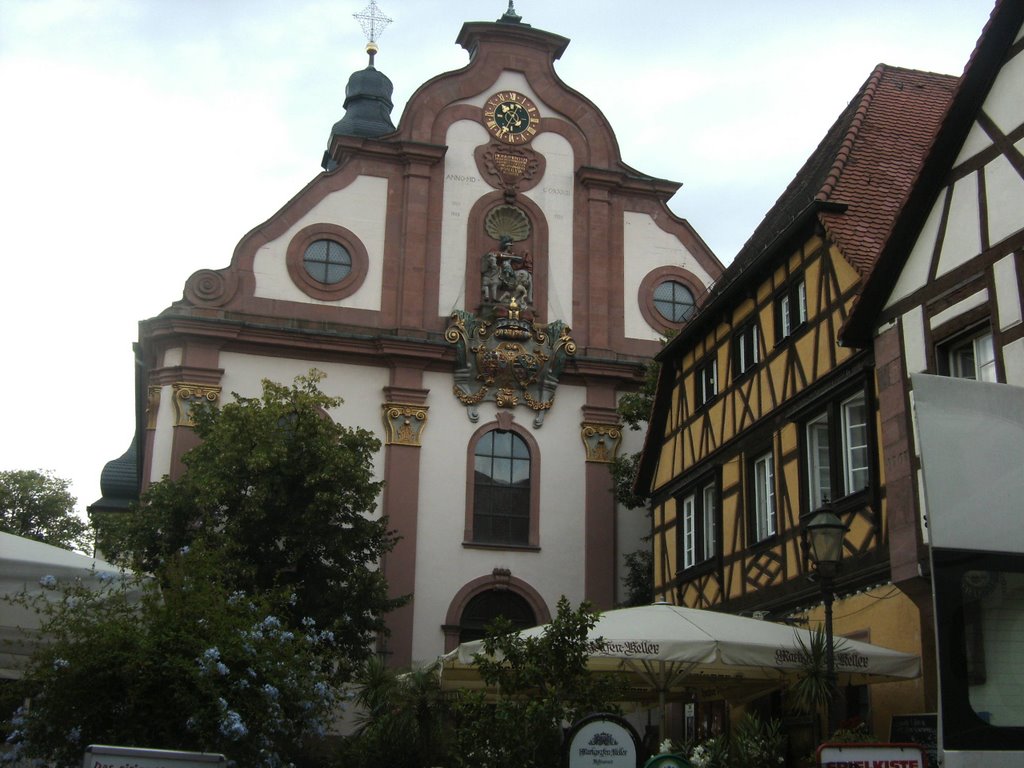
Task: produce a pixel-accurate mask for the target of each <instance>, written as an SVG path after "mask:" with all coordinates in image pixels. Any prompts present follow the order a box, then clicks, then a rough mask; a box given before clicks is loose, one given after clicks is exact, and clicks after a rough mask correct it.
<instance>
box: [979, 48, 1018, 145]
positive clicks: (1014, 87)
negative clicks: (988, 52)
mask: <svg viewBox="0 0 1024 768" xmlns="http://www.w3.org/2000/svg"><path fill="white" fill-rule="evenodd" d="M1022 85H1024V59H1022V58H1021V57H1020V56H1014V57H1013V58H1012V59H1010V60H1009V61H1007V62H1006V63H1004V64H1003V66H1002V68H1001V69H1000V70H999V74H998V75H997V76H996V80H995V82H994V83H992V88H991V89H990V90H989V92H988V96H986V97H985V104H984V106H983V107H982V111H983V112H984V113H985V114H986V115H988V116H989V117H990V118H991V119H992V122H994V123H995V124H996V126H997V127H998V128H999V130H1000V131H1002V133H1003V134H1008V133H1010V131H1012V130H1013V129H1014V128H1016V127H1017V126H1018V125H1020V124H1021V123H1024V99H1021V97H1020V92H1021V86H1022Z"/></svg>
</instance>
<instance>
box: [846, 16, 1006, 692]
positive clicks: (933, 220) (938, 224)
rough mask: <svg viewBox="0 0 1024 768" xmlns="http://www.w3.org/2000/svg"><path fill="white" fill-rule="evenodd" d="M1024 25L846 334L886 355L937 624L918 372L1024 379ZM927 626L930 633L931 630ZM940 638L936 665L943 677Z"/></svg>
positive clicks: (913, 540)
mask: <svg viewBox="0 0 1024 768" xmlns="http://www.w3.org/2000/svg"><path fill="white" fill-rule="evenodd" d="M1022 24H1024V4H1021V3H1019V2H1008V1H1005V0H1003V1H1001V2H999V3H997V4H996V6H995V9H994V10H993V12H992V16H991V18H990V20H989V23H988V25H987V26H986V28H985V30H984V32H983V33H982V36H981V38H980V40H979V42H978V46H977V47H976V49H975V51H974V53H973V55H972V56H971V59H970V61H969V62H968V65H967V68H966V69H965V71H964V75H963V77H962V79H961V83H960V85H959V88H958V90H957V93H956V96H955V98H954V100H953V103H952V105H951V106H950V109H949V114H948V116H947V118H946V119H945V120H944V122H943V125H942V128H941V130H940V132H939V133H938V134H937V136H936V139H935V142H934V144H933V146H932V148H931V150H930V152H929V155H928V157H927V160H926V162H925V164H924V166H923V167H922V170H921V174H920V177H919V180H918V181H917V183H916V184H915V186H914V188H913V190H912V192H911V194H910V196H909V198H908V201H907V204H906V206H905V207H904V209H903V211H902V213H901V215H900V217H899V219H898V220H897V222H896V224H895V225H894V227H893V232H892V236H891V237H890V238H889V240H888V242H887V243H886V246H885V249H884V251H883V255H882V257H881V258H880V260H879V265H878V269H876V270H875V271H874V273H873V274H872V275H871V277H870V279H869V280H868V281H867V284H866V285H865V287H864V290H863V292H862V296H861V298H860V301H859V302H858V304H857V306H856V308H855V310H854V312H853V313H852V315H851V316H850V318H849V319H848V320H847V323H846V327H845V328H844V329H843V332H842V334H841V339H842V340H843V341H844V342H845V343H846V344H847V345H850V346H859V347H864V348H868V349H873V352H874V355H875V364H876V368H877V385H878V403H879V416H880V418H879V422H880V424H881V428H882V442H883V446H882V447H883V452H882V457H883V459H884V467H885V474H886V488H887V496H888V498H889V510H890V512H889V558H890V563H891V573H892V580H893V583H894V584H896V585H898V586H899V587H900V588H901V590H903V591H904V592H905V593H907V594H908V595H910V596H912V597H913V598H914V600H915V602H916V603H917V605H918V608H919V610H920V612H921V614H922V616H923V625H924V626H925V627H930V626H931V622H932V619H931V616H932V594H931V583H930V580H929V563H928V552H927V544H928V527H927V516H926V510H925V509H924V501H923V498H924V495H923V490H924V489H923V485H922V483H923V479H922V477H921V472H920V470H921V465H920V459H919V451H918V450H917V446H916V444H915V439H914V430H913V428H912V424H911V417H910V414H911V398H912V396H913V393H912V391H911V385H910V377H911V375H912V374H915V373H932V374H941V375H948V376H956V377H962V378H968V379H976V380H978V381H988V382H1000V383H1005V384H1016V385H1017V386H1024V322H1022V319H1024V309H1022V306H1024V299H1022V295H1024V153H1022V152H1021V148H1020V147H1021V141H1022V140H1024V99H1022V98H1021V96H1022V94H1024V29H1022ZM949 449H950V450H952V451H955V450H957V446H953V445H951V446H949ZM981 512H982V510H979V513H981ZM923 637H924V639H925V640H926V641H928V640H930V639H931V638H932V631H931V630H930V629H926V630H925V631H924V632H923ZM930 645H931V644H930V643H927V642H926V648H925V654H924V656H925V658H924V661H925V664H924V669H925V672H926V674H928V675H933V674H934V666H935V665H934V655H933V651H932V648H931V647H930ZM929 689H931V686H929ZM934 707H935V700H934V698H932V699H931V700H930V701H929V702H928V708H929V710H933V709H934Z"/></svg>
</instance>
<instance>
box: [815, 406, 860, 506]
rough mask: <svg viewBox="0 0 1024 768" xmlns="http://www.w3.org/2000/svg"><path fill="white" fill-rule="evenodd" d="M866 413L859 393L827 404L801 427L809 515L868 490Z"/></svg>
mask: <svg viewBox="0 0 1024 768" xmlns="http://www.w3.org/2000/svg"><path fill="white" fill-rule="evenodd" d="M868 418H869V414H868V409H867V406H866V404H865V400H864V393H863V392H858V393H857V394H855V395H851V396H849V397H846V398H844V399H842V400H838V401H836V402H833V403H832V404H830V405H829V406H828V407H827V408H826V409H825V410H823V411H822V412H821V413H818V414H817V415H815V416H813V417H812V418H811V419H809V420H808V421H807V423H806V424H805V426H804V436H805V439H806V443H805V451H806V454H805V459H806V465H805V466H806V468H807V503H808V511H812V510H815V509H818V508H819V507H821V505H822V504H824V503H825V502H826V501H835V500H836V499H839V498H842V497H843V496H847V495H849V494H852V493H857V492H858V491H861V490H863V489H864V488H867V487H868V484H869V483H870V481H871V446H870V429H869V425H868Z"/></svg>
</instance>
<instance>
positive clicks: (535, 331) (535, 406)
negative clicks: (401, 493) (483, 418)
mask: <svg viewBox="0 0 1024 768" xmlns="http://www.w3.org/2000/svg"><path fill="white" fill-rule="evenodd" d="M516 309H517V303H516V301H515V299H514V298H513V299H510V300H509V302H508V304H507V305H506V306H505V307H504V310H505V312H506V316H504V317H498V318H497V319H496V320H494V322H493V323H488V322H486V321H481V320H478V319H477V318H476V317H475V316H474V315H472V314H471V313H468V312H463V311H461V310H460V311H456V312H455V313H454V314H453V315H452V317H451V322H450V324H449V326H448V328H447V329H446V330H445V339H447V341H448V342H449V343H451V344H453V345H454V346H455V348H456V352H455V360H456V368H455V384H454V386H453V388H452V391H453V393H454V394H455V397H456V398H458V400H459V402H461V403H462V404H463V405H465V406H466V407H467V415H468V416H469V420H470V421H472V422H474V423H475V422H476V421H477V420H478V419H479V408H478V406H479V404H480V403H481V402H484V401H485V400H489V401H493V402H494V403H495V404H496V405H497V406H498V407H499V408H514V407H517V406H519V405H521V404H525V405H527V406H528V407H529V408H530V409H531V410H533V411H535V412H536V417H535V418H534V426H535V427H538V428H539V427H540V426H541V425H542V424H543V423H544V413H545V412H546V411H548V410H549V409H550V408H551V406H552V404H553V403H554V397H555V389H556V388H557V387H558V380H559V377H560V376H561V374H562V371H563V370H564V368H565V363H566V358H567V357H569V356H572V355H574V354H575V353H576V343H575V341H573V339H572V336H570V334H569V327H568V326H567V325H566V324H565V323H562V322H560V321H557V322H554V323H549V324H548V325H546V326H540V325H537V324H535V323H531V322H529V321H527V320H523V319H521V318H520V317H519V313H518V312H517V311H516Z"/></svg>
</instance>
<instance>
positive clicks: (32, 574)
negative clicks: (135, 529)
mask: <svg viewBox="0 0 1024 768" xmlns="http://www.w3.org/2000/svg"><path fill="white" fill-rule="evenodd" d="M125 576H131V573H130V572H125V571H122V570H121V569H120V568H118V566H116V565H113V564H112V563H108V562H106V561H104V560H100V559H98V558H95V557H89V556H88V555H82V554H79V553H78V552H71V551H70V550H67V549H61V548H60V547H52V546H50V545H49V544H43V543H42V542H38V541H33V540H32V539H25V538H22V537H20V536H14V535H12V534H10V533H0V594H2V595H5V596H11V595H16V594H18V593H21V592H25V593H26V594H28V595H29V597H34V596H36V595H46V596H47V597H48V598H49V597H51V596H52V597H53V599H56V598H58V597H59V595H60V592H59V591H55V590H54V589H51V588H47V587H45V586H44V585H43V581H42V580H45V581H46V583H51V579H52V581H53V583H55V584H56V585H57V586H58V587H59V586H60V585H62V584H63V585H70V584H72V583H75V582H81V583H84V584H86V585H89V586H95V587H96V588H99V586H100V585H101V584H102V583H103V580H104V579H108V578H123V577H125ZM39 623H40V617H39V614H37V613H36V612H35V611H33V610H32V609H30V608H26V607H24V606H22V605H19V604H16V603H9V602H7V601H6V600H0V678H18V677H21V670H22V669H23V668H24V666H25V663H26V662H27V660H28V657H29V656H30V655H31V654H32V651H33V650H34V649H35V648H36V646H37V645H38V643H39V642H40V638H39V636H38V629H39Z"/></svg>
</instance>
